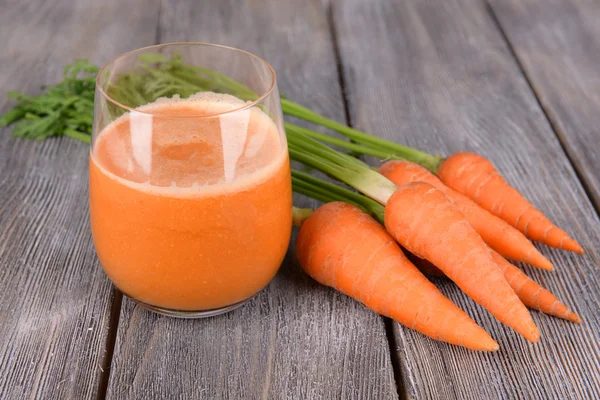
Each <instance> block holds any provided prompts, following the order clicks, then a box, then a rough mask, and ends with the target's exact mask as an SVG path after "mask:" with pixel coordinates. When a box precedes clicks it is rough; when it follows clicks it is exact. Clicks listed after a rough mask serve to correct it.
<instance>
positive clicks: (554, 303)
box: [492, 251, 581, 323]
mask: <svg viewBox="0 0 600 400" xmlns="http://www.w3.org/2000/svg"><path fill="white" fill-rule="evenodd" d="M492 258H493V259H494V261H495V262H496V264H497V265H498V267H499V268H500V269H501V270H502V272H504V277H505V278H506V281H507V282H508V283H509V284H510V286H511V287H512V288H513V290H514V291H515V292H516V293H517V296H519V298H520V299H521V301H522V302H523V304H525V305H526V306H527V307H530V308H534V309H536V310H539V311H541V312H543V313H546V314H549V315H554V316H555V317H558V318H563V319H566V320H569V321H572V322H576V323H580V322H581V319H580V318H579V317H578V316H577V315H576V314H575V313H573V312H572V311H571V310H569V308H568V307H567V306H566V305H564V304H563V303H562V302H561V301H560V300H559V299H558V298H557V297H556V296H555V295H553V294H552V293H551V292H550V291H548V290H546V289H544V288H543V287H542V286H540V285H539V284H537V283H536V282H535V281H533V280H532V279H531V278H529V277H528V276H527V275H525V274H524V273H523V271H521V270H520V269H519V268H517V267H515V266H514V265H512V264H511V263H509V262H508V261H506V259H505V258H504V257H502V256H501V255H500V254H498V253H496V252H495V251H492Z"/></svg>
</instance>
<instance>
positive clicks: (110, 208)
mask: <svg viewBox="0 0 600 400" xmlns="http://www.w3.org/2000/svg"><path fill="white" fill-rule="evenodd" d="M89 189H90V215H91V226H92V235H93V238H94V244H95V246H96V251H97V253H98V257H99V259H100V262H101V264H102V266H103V268H104V271H105V272H106V274H107V275H108V277H109V278H110V279H111V280H112V282H113V283H114V284H115V285H116V287H117V288H118V289H119V290H121V291H122V292H123V293H124V294H125V295H127V296H128V297H130V298H131V299H133V300H134V301H136V302H137V303H139V304H140V305H142V306H144V307H146V308H149V309H151V310H153V311H156V312H159V313H163V314H167V315H171V316H177V317H184V318H196V317H205V316H211V315H216V314H220V313H223V312H226V311H229V310H231V309H233V308H235V307H237V306H239V305H241V304H243V303H244V302H245V301H247V300H248V299H250V298H251V297H252V296H254V295H255V294H256V293H258V292H259V291H260V290H261V289H263V288H264V287H265V286H266V285H267V284H268V283H269V282H270V281H271V279H272V278H273V277H274V276H275V274H276V272H277V270H278V269H279V266H280V264H281V262H282V260H283V257H284V255H285V253H286V250H287V247H288V242H289V239H290V232H291V221H292V217H291V207H292V190H291V177H290V166H289V159H288V154H287V144H286V139H285V132H284V129H283V117H282V113H281V104H280V99H279V93H278V90H277V85H276V79H275V73H274V71H273V69H272V68H271V66H269V64H267V63H266V62H265V61H263V60H262V59H260V58H259V57H257V56H255V55H252V54H250V53H247V52H245V51H241V50H237V49H234V48H230V47H225V46H218V45H212V44H205V43H173V44H166V45H158V46H152V47H147V48H143V49H139V50H135V51H132V52H130V53H127V54H124V55H121V56H119V57H117V58H116V59H114V60H113V61H111V62H109V63H108V64H107V65H106V66H105V67H104V68H103V69H102V70H101V71H100V73H99V75H98V79H97V87H96V99H95V115H94V132H93V137H92V146H91V152H90V188H89Z"/></svg>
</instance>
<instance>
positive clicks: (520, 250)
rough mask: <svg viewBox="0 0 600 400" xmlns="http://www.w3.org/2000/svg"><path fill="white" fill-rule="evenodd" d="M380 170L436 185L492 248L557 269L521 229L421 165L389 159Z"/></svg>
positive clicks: (398, 179)
mask: <svg viewBox="0 0 600 400" xmlns="http://www.w3.org/2000/svg"><path fill="white" fill-rule="evenodd" d="M379 173H381V174H382V175H384V176H385V177H386V178H388V179H389V180H391V181H392V182H394V183H395V184H396V185H398V186H402V185H404V184H407V183H410V182H416V181H419V182H425V183H428V184H430V185H432V186H434V187H435V188H437V189H439V190H441V191H442V192H443V193H444V194H445V195H446V196H447V197H448V199H450V201H452V202H453V203H454V204H455V205H456V207H457V208H458V209H459V210H460V211H461V212H462V213H463V214H464V216H465V218H467V220H468V221H469V224H470V225H471V226H472V227H473V229H475V231H476V232H477V233H479V235H480V236H481V238H482V239H483V240H484V242H486V243H487V245H488V246H490V247H491V248H492V249H494V250H496V251H497V252H498V253H500V254H502V255H503V256H504V257H507V258H510V259H512V260H515V261H522V262H525V263H528V264H531V265H534V266H536V267H538V268H541V269H546V270H553V269H554V266H553V265H552V263H551V262H550V261H548V260H547V259H546V258H545V257H544V256H543V255H542V254H541V253H540V252H539V251H538V250H537V249H536V248H535V246H534V245H533V244H532V243H531V242H530V241H529V240H527V238H526V237H525V236H524V235H523V234H522V233H521V232H519V231H518V230H517V229H515V228H514V227H512V226H510V225H509V224H508V223H506V222H505V221H504V220H502V219H500V218H498V217H497V216H495V215H493V214H492V213H490V212H489V211H487V210H484V209H483V208H481V207H480V206H479V205H477V204H476V203H475V202H473V201H472V200H471V199H469V198H468V197H466V196H464V195H462V194H460V193H458V192H456V191H454V190H452V189H450V188H449V187H448V186H446V185H444V183H443V182H442V181H441V180H440V179H439V178H438V177H436V176H435V175H433V174H432V173H431V172H429V171H427V170H426V169H425V168H423V167H421V166H420V165H417V164H414V163H411V162H408V161H388V162H387V163H385V164H383V165H382V166H381V168H379Z"/></svg>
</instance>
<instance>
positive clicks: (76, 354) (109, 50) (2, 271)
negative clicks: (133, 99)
mask: <svg viewBox="0 0 600 400" xmlns="http://www.w3.org/2000/svg"><path fill="white" fill-rule="evenodd" d="M124 3H125V4H124ZM142 3H143V4H142ZM142 5H143V6H142ZM123 7H125V8H127V9H128V12H127V14H124V13H123V12H122V10H123ZM0 8H1V9H2V12H1V13H0V35H1V36H2V51H0V64H1V65H2V68H1V72H0V113H4V112H5V111H7V110H8V109H9V108H10V107H11V106H12V103H11V102H9V101H7V100H6V96H5V95H6V92H7V91H9V90H19V91H23V92H28V93H37V92H38V91H39V87H40V86H41V85H43V84H51V83H55V82H58V81H60V80H61V79H62V69H63V67H64V65H65V64H67V63H70V62H72V61H73V59H75V58H78V57H89V58H90V60H91V61H92V62H95V63H101V62H105V61H108V59H110V58H111V57H113V56H115V55H117V54H119V53H122V52H124V51H126V50H130V49H131V48H135V47H139V46H142V45H146V44H148V43H152V42H153V41H154V38H155V27H156V21H157V11H158V3H157V2H156V1H152V2H147V1H144V2H142V1H126V2H123V1H122V0H118V1H103V2H102V6H101V7H100V6H99V5H98V3H97V2H95V1H90V0H84V1H77V2H76V3H75V2H71V1H52V0H50V1H41V0H40V1H37V0H36V1H8V2H7V1H4V2H2V6H1V7H0ZM87 163H88V146H87V145H85V144H83V143H80V142H77V141H74V140H72V139H69V138H60V139H49V140H46V141H44V142H37V141H27V140H23V139H14V138H12V137H11V136H10V128H8V129H1V130H0V398H1V399H3V400H8V399H88V398H94V397H95V396H96V393H97V390H98V384H99V380H100V376H101V374H102V364H103V358H104V351H105V344H106V336H107V331H108V322H109V321H108V319H109V313H110V307H111V303H112V300H113V295H114V293H113V289H112V286H111V285H110V282H109V280H108V279H107V278H106V277H105V276H104V273H103V272H102V270H101V269H100V267H99V265H98V263H97V261H96V255H95V252H94V247H93V244H92V239H91V234H90V228H89V222H88V221H89V218H88V196H87V190H88V189H87V179H88V178H87V175H88V169H87V168H88V167H87Z"/></svg>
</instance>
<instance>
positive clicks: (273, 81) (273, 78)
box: [96, 42, 277, 118]
mask: <svg viewBox="0 0 600 400" xmlns="http://www.w3.org/2000/svg"><path fill="white" fill-rule="evenodd" d="M171 46H198V47H216V48H220V49H225V50H232V51H235V52H239V53H243V54H246V55H247V56H249V57H251V58H254V59H256V60H258V61H259V62H260V63H261V64H262V65H264V66H265V67H266V68H267V70H268V71H269V73H270V74H271V84H270V85H269V88H268V89H267V90H266V91H265V92H264V93H263V94H262V95H260V96H259V97H258V98H257V99H256V100H253V101H251V102H245V103H244V105H243V106H240V107H236V108H233V109H231V110H227V111H222V112H216V113H211V114H198V115H189V114H188V115H170V114H163V113H153V112H148V111H144V110H139V109H136V108H134V107H130V106H127V105H125V104H123V103H121V102H119V101H117V100H115V99H113V98H112V97H111V96H110V95H109V94H108V93H106V92H105V91H104V89H103V88H102V86H101V85H100V77H101V76H102V73H103V72H104V70H105V69H106V68H107V67H108V66H109V65H112V64H113V63H115V62H116V61H118V60H120V59H122V58H124V57H128V56H130V55H132V54H134V53H137V52H140V51H142V50H150V49H158V48H162V47H171ZM276 85H277V75H276V74H275V70H274V69H273V67H272V66H271V64H269V63H268V62H266V61H265V60H264V59H263V58H261V57H259V56H257V55H256V54H253V53H250V52H249V51H246V50H242V49H238V48H236V47H231V46H225V45H222V44H215V43H207V42H171V43H162V44H155V45H152V46H146V47H140V48H138V49H134V50H131V51H128V52H126V53H123V54H120V55H118V56H117V57H115V58H113V59H111V60H110V61H108V62H107V63H106V64H104V65H103V66H102V68H100V70H99V71H98V75H96V89H97V90H98V91H99V92H100V94H101V95H102V97H103V98H104V99H105V100H106V101H108V102H110V103H112V104H114V105H116V106H117V107H120V108H122V109H124V110H127V111H130V112H131V111H135V112H136V113H140V114H147V115H156V116H163V117H173V118H214V117H217V116H220V115H225V114H231V113H235V112H239V111H243V110H246V109H249V108H252V107H254V106H256V105H257V104H259V103H260V102H261V101H263V100H264V99H266V98H267V97H268V96H269V95H270V94H271V93H272V92H273V89H275V86H276ZM242 101H243V100H242Z"/></svg>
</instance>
